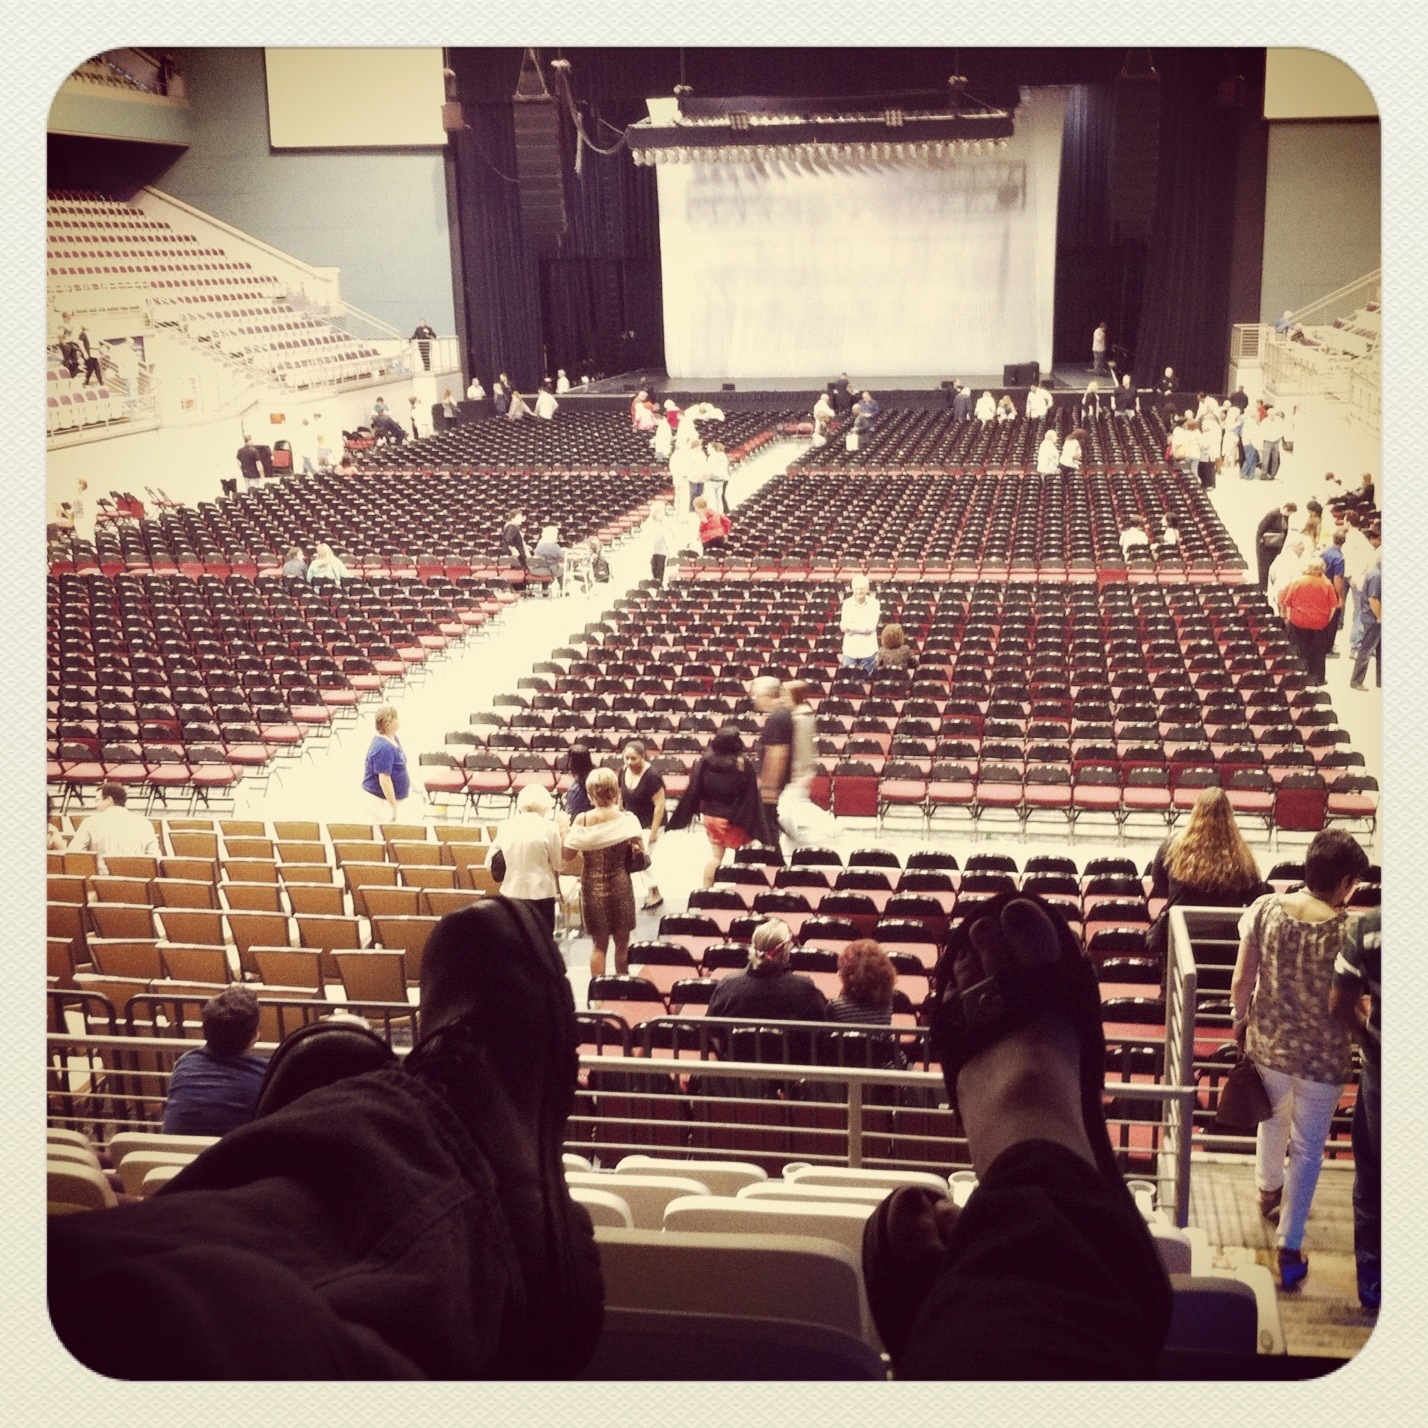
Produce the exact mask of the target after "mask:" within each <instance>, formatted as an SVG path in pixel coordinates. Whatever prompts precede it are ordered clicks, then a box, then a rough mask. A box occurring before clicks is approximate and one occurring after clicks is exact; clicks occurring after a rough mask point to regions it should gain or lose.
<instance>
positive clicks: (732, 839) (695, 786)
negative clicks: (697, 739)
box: [667, 728, 764, 888]
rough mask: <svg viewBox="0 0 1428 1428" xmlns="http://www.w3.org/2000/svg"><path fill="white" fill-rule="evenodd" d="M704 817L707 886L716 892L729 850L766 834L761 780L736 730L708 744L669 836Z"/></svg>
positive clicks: (672, 820) (672, 818) (673, 817)
mask: <svg viewBox="0 0 1428 1428" xmlns="http://www.w3.org/2000/svg"><path fill="white" fill-rule="evenodd" d="M696 813H698V814H702V815H703V817H704V833H705V836H706V837H707V838H708V839H709V861H708V862H707V863H706V864H705V865H704V886H705V887H706V888H707V887H712V886H713V883H714V875H715V874H716V873H717V872H718V871H719V864H720V863H722V862H723V861H724V850H725V849H726V848H742V847H743V846H744V844H745V843H749V842H753V841H754V840H756V839H758V838H761V837H762V836H763V831H764V816H763V804H762V803H761V802H760V799H759V778H758V773H757V772H756V770H755V768H754V763H753V760H752V759H750V758H749V757H748V755H747V754H745V752H744V741H743V739H742V738H741V737H740V735H739V731H738V730H737V729H732V728H726V729H720V730H719V732H718V733H717V734H715V735H714V737H713V739H711V740H710V742H709V747H708V749H706V750H705V752H704V754H703V756H702V757H701V758H700V760H699V762H698V763H697V764H695V766H694V769H693V771H692V772H691V773H690V775H689V787H688V788H687V789H686V790H685V792H684V797H683V798H681V799H680V800H679V806H678V807H677V808H676V809H675V810H674V812H673V813H672V814H671V815H670V818H669V822H668V824H667V827H668V828H669V829H670V831H671V832H672V831H674V830H675V829H677V828H687V827H688V826H689V825H690V823H691V822H693V820H694V815H695V814H696Z"/></svg>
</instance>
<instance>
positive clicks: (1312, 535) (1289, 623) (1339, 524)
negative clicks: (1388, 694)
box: [1255, 472, 1383, 690]
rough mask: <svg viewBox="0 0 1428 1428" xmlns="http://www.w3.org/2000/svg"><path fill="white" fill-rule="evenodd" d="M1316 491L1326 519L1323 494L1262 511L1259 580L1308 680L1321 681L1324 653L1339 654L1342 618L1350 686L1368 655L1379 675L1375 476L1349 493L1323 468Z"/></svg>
mask: <svg viewBox="0 0 1428 1428" xmlns="http://www.w3.org/2000/svg"><path fill="white" fill-rule="evenodd" d="M1323 492H1324V495H1325V497H1326V498H1327V517H1328V519H1326V518H1325V517H1326V502H1325V501H1320V500H1319V499H1317V498H1316V497H1310V498H1309V499H1308V500H1306V502H1305V504H1304V509H1303V511H1302V513H1301V511H1300V508H1299V504H1298V502H1296V501H1285V502H1283V503H1282V504H1281V505H1279V506H1277V507H1275V508H1274V509H1273V510H1270V511H1268V512H1266V513H1265V515H1264V517H1263V518H1262V519H1261V521H1260V523H1259V525H1258V527H1257V528H1256V530H1255V555H1256V560H1257V564H1258V568H1259V583H1260V588H1261V589H1262V590H1263V591H1264V592H1265V595H1266V597H1267V598H1268V600H1269V602H1270V604H1271V605H1272V606H1274V608H1275V609H1276V610H1277V611H1278V612H1279V613H1280V615H1281V616H1282V617H1283V619H1284V623H1285V628H1286V630H1287V632H1288V635H1289V638H1290V640H1291V642H1292V643H1293V645H1294V647H1295V649H1296V650H1297V651H1298V653H1299V656H1300V658H1301V659H1302V660H1303V661H1304V665H1305V668H1306V670H1307V671H1308V673H1309V679H1310V683H1311V684H1313V685H1316V686H1322V685H1323V684H1324V683H1325V682H1326V678H1327V675H1326V667H1325V661H1326V660H1330V659H1338V658H1339V657H1340V655H1339V651H1338V650H1337V648H1336V645H1337V642H1338V636H1339V631H1340V630H1341V629H1342V628H1343V627H1344V625H1345V624H1346V623H1347V625H1348V629H1349V636H1348V657H1349V658H1350V659H1351V660H1352V661H1353V668H1352V671H1351V673H1350V677H1349V688H1350V689H1353V690H1363V689H1364V688H1365V687H1366V686H1365V684H1364V681H1365V679H1366V677H1367V675H1368V666H1369V664H1370V662H1372V663H1373V665H1374V680H1375V683H1376V684H1379V685H1381V684H1382V683H1383V645H1382V630H1383V626H1382V619H1383V571H1382V558H1381V547H1382V544H1383V535H1382V526H1381V524H1380V520H1379V514H1378V511H1377V508H1376V507H1375V505H1374V483H1373V479H1372V477H1371V476H1369V475H1367V474H1365V476H1364V478H1363V481H1362V482H1361V484H1360V486H1359V488H1358V489H1357V490H1356V491H1355V492H1353V493H1352V494H1348V493H1345V492H1344V490H1343V487H1342V486H1341V485H1340V484H1339V482H1338V481H1337V479H1336V478H1335V477H1334V475H1333V473H1332V472H1330V473H1328V475H1327V476H1326V477H1325V479H1324V486H1323ZM1346 616H1347V618H1346Z"/></svg>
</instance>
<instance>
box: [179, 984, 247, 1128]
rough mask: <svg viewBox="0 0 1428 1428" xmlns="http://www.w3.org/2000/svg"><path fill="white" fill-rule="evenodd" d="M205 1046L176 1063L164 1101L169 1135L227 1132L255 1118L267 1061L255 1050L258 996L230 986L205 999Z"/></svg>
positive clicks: (243, 988) (197, 1048) (244, 988)
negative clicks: (166, 1097)
mask: <svg viewBox="0 0 1428 1428" xmlns="http://www.w3.org/2000/svg"><path fill="white" fill-rule="evenodd" d="M203 1038H204V1041H203V1045H202V1046H196V1047H194V1049H193V1050H192V1051H185V1052H184V1054H183V1055H182V1056H180V1057H179V1059H178V1061H177V1062H176V1063H175V1064H174V1070H173V1075H172V1076H171V1077H170V1078H169V1095H168V1100H167V1101H165V1102H164V1134H165V1135H226V1134H227V1133H228V1132H229V1131H231V1130H232V1129H233V1128H234V1127H235V1126H241V1125H244V1124H245V1123H246V1122H248V1121H250V1120H252V1119H253V1107H254V1106H256V1105H257V1104H258V1092H259V1091H260V1090H261V1089H262V1085H263V1073H264V1072H265V1071H266V1070H267V1069H268V1063H267V1061H266V1060H265V1059H264V1058H263V1057H261V1056H255V1055H254V1054H253V1044H254V1042H256V1041H257V1039H258V997H257V994H256V993H255V992H253V991H251V990H250V989H249V988H248V987H238V986H234V987H225V988H224V989H223V990H222V991H221V992H219V993H218V995H217V996H213V997H210V998H209V999H208V1000H207V1001H206V1002H204V1004H203Z"/></svg>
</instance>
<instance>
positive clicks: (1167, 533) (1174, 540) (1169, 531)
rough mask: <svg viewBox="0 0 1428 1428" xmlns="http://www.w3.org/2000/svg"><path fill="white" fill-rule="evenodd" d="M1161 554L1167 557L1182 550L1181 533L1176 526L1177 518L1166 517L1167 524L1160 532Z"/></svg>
mask: <svg viewBox="0 0 1428 1428" xmlns="http://www.w3.org/2000/svg"><path fill="white" fill-rule="evenodd" d="M1159 545H1160V554H1162V555H1166V554H1169V553H1170V552H1172V551H1176V550H1178V549H1179V548H1180V532H1179V531H1178V530H1177V529H1176V526H1175V517H1174V516H1166V518H1165V524H1164V525H1163V526H1162V527H1161V530H1160V541H1159Z"/></svg>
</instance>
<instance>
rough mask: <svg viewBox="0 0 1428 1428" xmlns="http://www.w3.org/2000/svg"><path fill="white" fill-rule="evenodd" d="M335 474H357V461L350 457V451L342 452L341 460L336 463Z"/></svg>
mask: <svg viewBox="0 0 1428 1428" xmlns="http://www.w3.org/2000/svg"><path fill="white" fill-rule="evenodd" d="M337 474H338V475H339V476H355V475H356V474H357V463H356V462H355V461H354V460H353V459H352V453H351V452H350V451H344V452H343V453H342V460H341V461H339V462H338V463H337Z"/></svg>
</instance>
